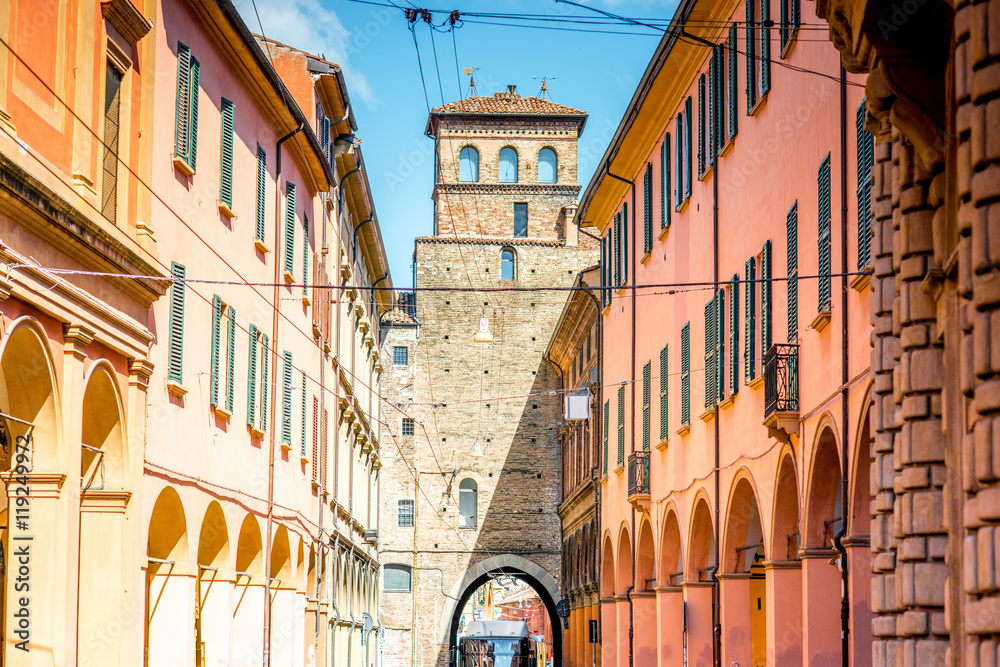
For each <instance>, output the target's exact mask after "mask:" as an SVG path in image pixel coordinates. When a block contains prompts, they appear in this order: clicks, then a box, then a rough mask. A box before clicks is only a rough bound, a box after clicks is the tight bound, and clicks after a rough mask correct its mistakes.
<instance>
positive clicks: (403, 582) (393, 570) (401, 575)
mask: <svg viewBox="0 0 1000 667" xmlns="http://www.w3.org/2000/svg"><path fill="white" fill-rule="evenodd" d="M412 581H413V572H412V569H411V568H410V566H409V565H401V564H398V563H389V564H387V565H385V566H383V569H382V589H383V590H386V591H394V592H399V593H409V592H410V587H411V585H412Z"/></svg>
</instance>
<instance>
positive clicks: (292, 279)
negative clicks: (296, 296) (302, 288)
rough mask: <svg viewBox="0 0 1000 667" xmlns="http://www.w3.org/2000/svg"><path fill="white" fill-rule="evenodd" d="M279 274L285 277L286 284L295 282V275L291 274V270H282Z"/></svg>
mask: <svg viewBox="0 0 1000 667" xmlns="http://www.w3.org/2000/svg"><path fill="white" fill-rule="evenodd" d="M281 275H282V277H283V278H284V279H285V282H286V283H287V284H289V285H291V284H292V283H294V282H295V276H294V275H292V272H291V271H282V272H281Z"/></svg>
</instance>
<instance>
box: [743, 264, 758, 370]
mask: <svg viewBox="0 0 1000 667" xmlns="http://www.w3.org/2000/svg"><path fill="white" fill-rule="evenodd" d="M756 279H757V259H756V258H755V257H751V258H750V259H748V260H747V264H746V281H747V282H746V284H745V285H744V288H743V297H744V301H745V305H744V311H743V325H744V334H743V377H744V379H745V380H746V381H747V382H752V381H753V380H754V378H756V377H757V359H756V356H757V341H756V338H757V303H756V294H757V283H756Z"/></svg>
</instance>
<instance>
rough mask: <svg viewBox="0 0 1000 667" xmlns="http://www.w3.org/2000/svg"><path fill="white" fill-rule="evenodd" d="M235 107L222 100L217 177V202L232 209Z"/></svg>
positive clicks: (224, 99)
mask: <svg viewBox="0 0 1000 667" xmlns="http://www.w3.org/2000/svg"><path fill="white" fill-rule="evenodd" d="M235 115H236V106H235V105H234V104H233V103H232V102H230V101H229V100H227V99H226V98H225V97H223V98H222V144H221V145H222V150H221V153H222V155H221V164H220V176H219V201H221V202H222V203H223V204H225V205H226V206H228V207H229V208H232V207H233V128H234V126H235V120H236V118H235Z"/></svg>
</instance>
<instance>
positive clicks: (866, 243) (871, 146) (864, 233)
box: [856, 100, 875, 271]
mask: <svg viewBox="0 0 1000 667" xmlns="http://www.w3.org/2000/svg"><path fill="white" fill-rule="evenodd" d="M866 116H867V111H866V108H865V101H864V100H862V102H861V105H860V106H859V107H858V112H857V120H856V126H857V137H858V141H857V161H858V190H857V193H858V270H859V271H861V270H864V269H866V268H868V267H869V266H870V265H871V247H872V246H871V243H872V219H873V217H874V216H873V215H872V188H873V187H874V185H875V181H874V179H873V178H872V170H873V168H874V166H875V137H874V136H873V135H872V133H871V132H868V131H867V130H865V118H866Z"/></svg>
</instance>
